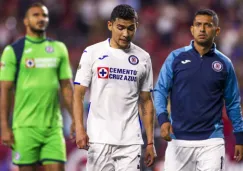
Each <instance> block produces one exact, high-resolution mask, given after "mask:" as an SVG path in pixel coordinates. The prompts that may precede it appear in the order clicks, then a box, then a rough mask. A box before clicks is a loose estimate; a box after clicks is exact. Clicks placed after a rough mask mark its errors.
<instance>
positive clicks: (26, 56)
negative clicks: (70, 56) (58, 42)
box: [20, 44, 61, 69]
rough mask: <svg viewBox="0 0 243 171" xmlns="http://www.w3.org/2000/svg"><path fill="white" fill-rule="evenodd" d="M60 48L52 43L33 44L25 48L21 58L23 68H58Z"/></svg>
mask: <svg viewBox="0 0 243 171" xmlns="http://www.w3.org/2000/svg"><path fill="white" fill-rule="evenodd" d="M60 59H61V58H60V55H59V53H58V50H57V49H55V48H54V46H52V45H48V44H47V45H39V46H38V44H33V45H29V46H27V47H25V48H24V50H23V53H22V58H21V63H20V64H21V68H26V69H35V68H42V69H44V68H49V69H51V68H52V69H56V68H58V66H59V64H60Z"/></svg>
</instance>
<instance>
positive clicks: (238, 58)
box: [0, 0, 243, 171]
mask: <svg viewBox="0 0 243 171" xmlns="http://www.w3.org/2000/svg"><path fill="white" fill-rule="evenodd" d="M33 2H36V1H34V0H8V1H6V0H0V14H1V15H0V53H1V52H2V50H3V48H4V47H5V46H6V45H7V44H10V43H12V42H13V41H14V40H16V39H18V38H19V37H21V36H24V34H25V28H24V26H23V17H24V14H25V11H26V8H27V6H28V5H29V4H30V3H33ZM41 2H43V3H44V4H45V5H46V6H47V7H48V9H49V13H50V24H49V27H48V30H47V36H48V37H51V38H54V39H57V40H60V41H63V42H64V43H65V44H66V45H67V47H68V50H69V55H70V61H71V65H72V68H73V73H74V74H75V72H76V68H77V66H78V63H79V60H80V56H81V54H82V52H83V50H84V48H85V47H86V46H89V45H91V44H94V43H96V42H99V41H103V40H105V39H107V38H108V37H110V33H109V31H108V29H107V21H108V20H109V17H110V13H111V11H112V9H113V8H114V6H116V5H118V4H121V3H126V4H129V5H131V6H133V7H134V8H135V9H136V10H137V12H138V15H139V27H138V30H137V34H136V36H135V39H134V43H135V44H137V45H139V46H141V47H142V48H144V49H145V50H146V51H147V52H149V53H150V55H151V58H152V64H153V71H154V80H155V81H156V80H157V76H158V73H159V70H160V68H161V65H162V64H163V62H164V60H165V58H166V57H167V55H168V54H169V52H170V51H172V50H174V49H176V48H179V47H181V46H185V45H188V44H189V43H190V40H191V39H192V36H191V33H190V30H189V28H190V26H191V24H192V19H193V16H194V13H195V11H197V10H198V9H201V8H210V9H213V10H215V11H216V12H217V14H218V16H219V25H220V27H221V33H220V35H219V36H218V37H217V39H216V44H217V48H218V49H219V50H221V51H222V52H223V53H224V54H226V55H227V56H228V57H229V58H231V60H232V61H233V64H234V67H235V70H236V73H237V76H238V79H239V86H240V89H241V94H242V95H243V70H242V69H241V66H243V60H242V58H243V1H242V0H203V1H202V0H42V1H41ZM86 102H87V103H88V98H86ZM63 115H64V118H66V119H64V121H65V123H64V124H65V128H64V131H65V134H66V135H68V131H69V128H68V125H69V124H70V120H69V118H68V116H67V112H66V111H65V110H63ZM224 122H225V136H226V151H227V154H228V159H227V161H226V163H227V168H226V169H227V171H240V170H241V171H242V170H243V164H242V163H241V164H236V163H235V162H234V161H233V155H234V148H233V144H234V137H233V135H232V128H231V126H230V124H231V123H229V121H228V119H227V116H226V115H225V114H224ZM155 134H156V149H157V152H158V160H157V162H156V164H155V166H154V167H153V168H148V169H145V168H144V169H143V170H151V171H152V170H153V171H162V167H163V157H164V150H165V148H166V143H165V142H164V141H162V139H161V138H160V137H159V134H160V132H159V128H158V127H157V128H156V131H155ZM67 146H68V149H67V150H68V159H69V161H68V162H67V171H77V170H79V171H84V165H85V162H86V154H85V152H83V151H80V150H77V149H76V147H75V145H74V143H72V142H70V141H69V140H67ZM10 162H11V158H10V151H9V150H8V149H6V148H5V147H3V146H0V170H1V171H8V170H10V169H13V170H14V169H15V167H11V165H10Z"/></svg>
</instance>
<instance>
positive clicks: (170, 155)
mask: <svg viewBox="0 0 243 171" xmlns="http://www.w3.org/2000/svg"><path fill="white" fill-rule="evenodd" d="M224 160H225V146H224V144H217V145H207V146H202V147H182V146H177V145H176V144H175V143H171V142H169V143H168V146H167V149H166V152H165V164H164V171H224V169H225V162H224Z"/></svg>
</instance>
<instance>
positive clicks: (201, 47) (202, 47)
mask: <svg viewBox="0 0 243 171" xmlns="http://www.w3.org/2000/svg"><path fill="white" fill-rule="evenodd" d="M212 46H213V42H212V43H211V44H208V45H200V44H197V43H196V42H194V47H195V49H196V50H197V52H198V53H199V54H200V56H203V55H204V54H206V53H208V52H209V50H210V49H211V48H212Z"/></svg>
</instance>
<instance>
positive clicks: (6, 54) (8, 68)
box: [0, 45, 16, 81]
mask: <svg viewBox="0 0 243 171" xmlns="http://www.w3.org/2000/svg"><path fill="white" fill-rule="evenodd" d="M0 64H1V67H0V80H1V81H14V80H15V73H16V57H15V53H14V51H13V48H12V47H11V46H10V45H8V46H7V47H6V48H5V49H4V51H3V54H2V56H1V63H0Z"/></svg>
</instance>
